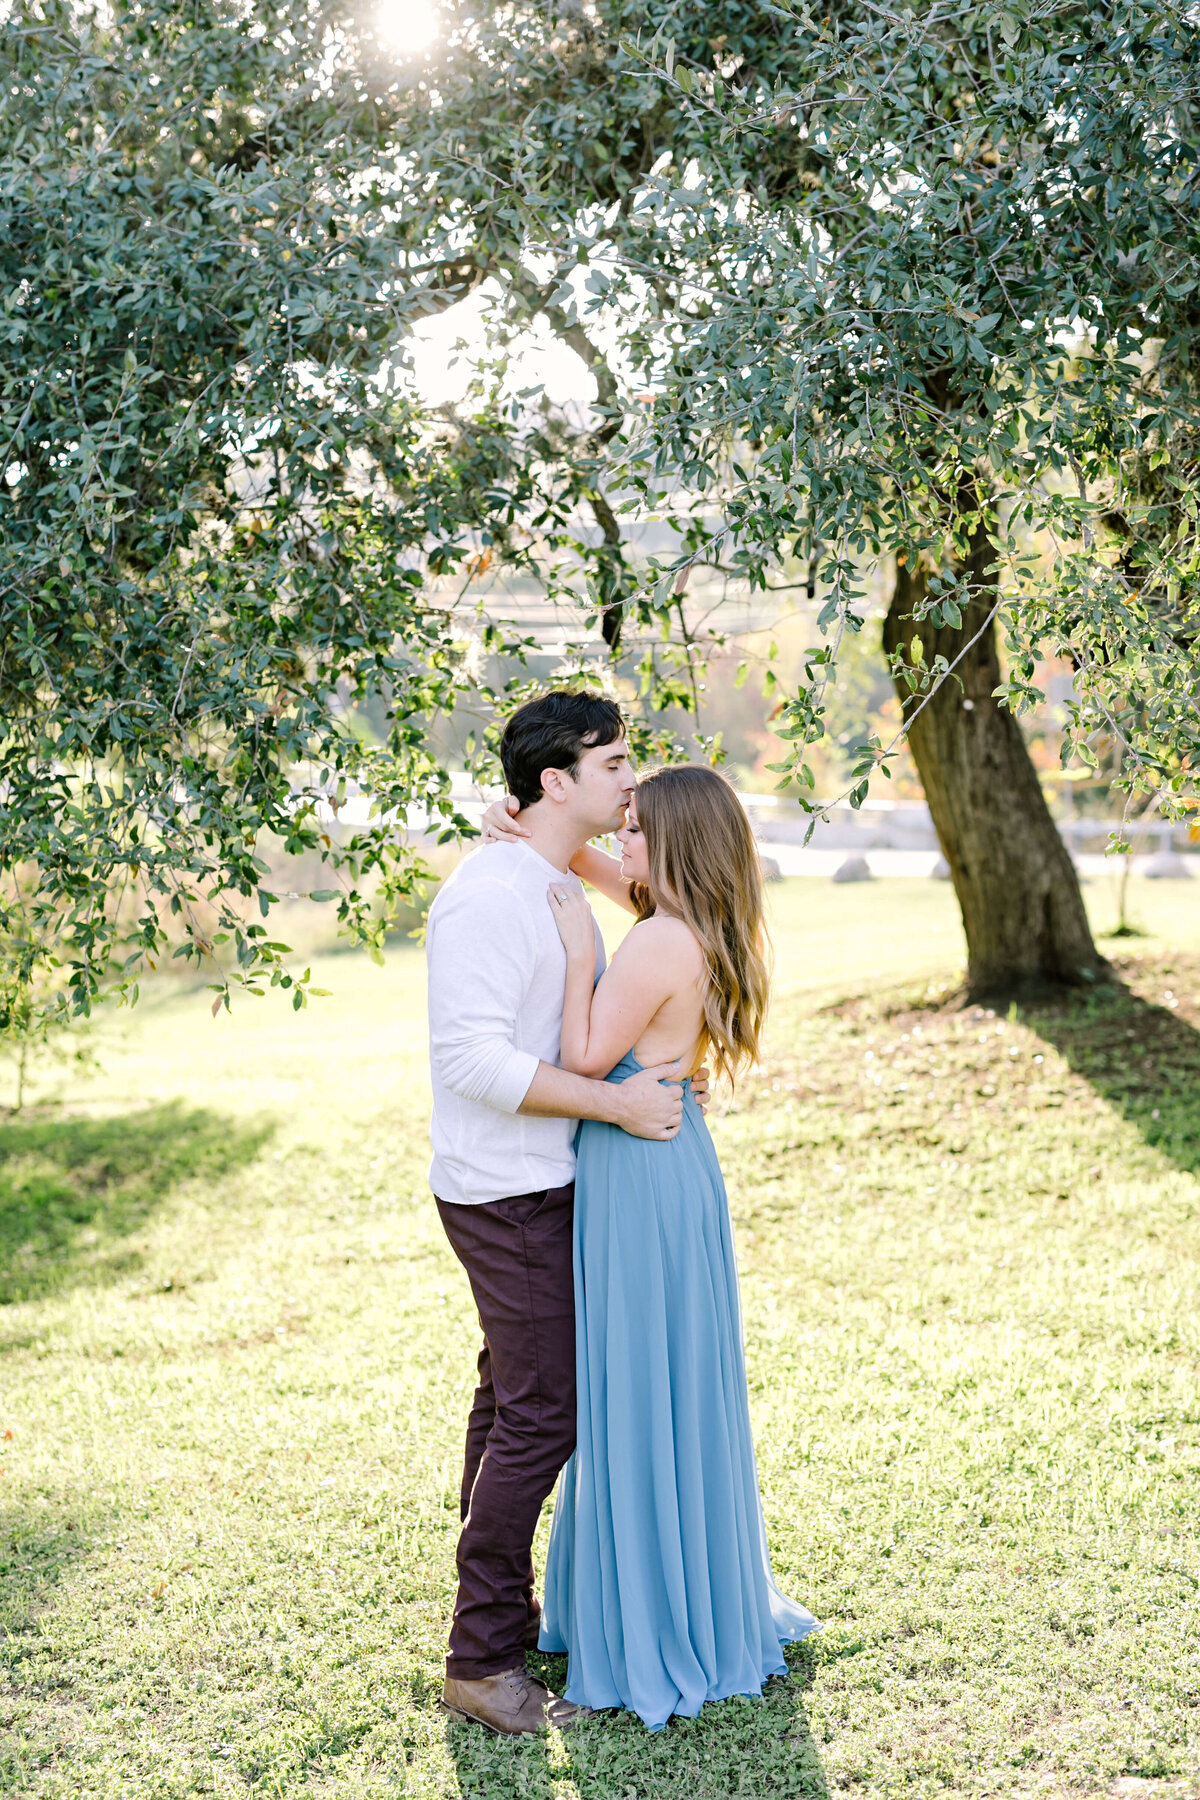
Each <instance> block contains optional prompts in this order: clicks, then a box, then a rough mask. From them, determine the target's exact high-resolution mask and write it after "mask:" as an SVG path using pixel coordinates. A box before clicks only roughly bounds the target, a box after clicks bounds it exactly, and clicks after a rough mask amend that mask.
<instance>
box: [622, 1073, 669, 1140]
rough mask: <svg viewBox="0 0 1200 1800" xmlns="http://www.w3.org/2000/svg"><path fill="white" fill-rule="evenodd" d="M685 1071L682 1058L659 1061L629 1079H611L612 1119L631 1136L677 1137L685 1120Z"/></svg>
mask: <svg viewBox="0 0 1200 1800" xmlns="http://www.w3.org/2000/svg"><path fill="white" fill-rule="evenodd" d="M682 1075H683V1063H682V1062H669V1063H656V1064H655V1065H654V1067H653V1068H651V1069H643V1070H642V1071H641V1072H640V1074H637V1075H630V1076H629V1078H628V1080H626V1081H621V1082H615V1083H612V1084H611V1092H612V1095H613V1100H614V1117H613V1120H612V1123H613V1124H614V1125H619V1126H620V1127H621V1130H622V1131H627V1132H628V1133H629V1135H630V1137H640V1138H656V1139H660V1140H661V1139H663V1138H673V1137H675V1136H676V1135H677V1134H678V1131H679V1127H680V1126H681V1125H682V1123H683V1088H682V1086H681V1085H680V1079H681V1077H682Z"/></svg>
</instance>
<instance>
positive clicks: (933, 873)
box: [929, 856, 950, 881]
mask: <svg viewBox="0 0 1200 1800" xmlns="http://www.w3.org/2000/svg"><path fill="white" fill-rule="evenodd" d="M929 879H930V880H931V881H949V879H950V864H949V863H948V862H947V861H946V859H945V857H944V856H939V857H938V859H937V861H936V862H935V863H934V865H933V867H932V869H930V871H929Z"/></svg>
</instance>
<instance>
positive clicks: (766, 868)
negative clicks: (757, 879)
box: [758, 852, 783, 881]
mask: <svg viewBox="0 0 1200 1800" xmlns="http://www.w3.org/2000/svg"><path fill="white" fill-rule="evenodd" d="M758 861H759V865H760V867H761V869H762V877H763V880H764V881H782V880H783V872H782V870H781V869H780V867H779V864H778V863H777V862H776V861H775V858H774V857H773V856H763V855H762V854H761V852H760V853H759V858H758Z"/></svg>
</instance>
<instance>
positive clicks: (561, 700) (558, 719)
mask: <svg viewBox="0 0 1200 1800" xmlns="http://www.w3.org/2000/svg"><path fill="white" fill-rule="evenodd" d="M624 730H625V721H624V719H623V718H622V717H621V709H620V707H619V706H618V705H617V703H616V701H615V700H606V699H605V697H604V695H603V694H587V693H584V694H570V693H558V694H543V695H542V696H541V698H540V699H539V700H527V701H526V702H525V705H524V706H518V708H517V710H516V712H515V713H514V714H513V716H512V718H511V719H510V720H509V721H508V724H507V725H506V726H505V727H504V736H503V737H502V738H501V739H500V761H501V762H502V763H503V765H504V779H505V781H506V782H507V783H508V791H509V793H510V794H515V795H516V796H517V799H518V800H519V801H520V802H521V805H522V806H535V805H536V804H537V802H538V801H539V800H540V799H541V797H542V770H543V769H561V770H562V771H563V773H564V774H566V775H569V776H570V777H571V779H572V780H574V779H575V770H576V768H577V767H578V766H579V758H580V757H581V756H582V755H583V752H584V751H585V750H592V749H594V748H595V746H596V745H597V744H612V743H615V742H616V740H617V738H619V737H620V736H621V735H622V734H623V732H624Z"/></svg>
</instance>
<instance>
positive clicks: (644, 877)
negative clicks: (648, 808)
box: [617, 793, 650, 887]
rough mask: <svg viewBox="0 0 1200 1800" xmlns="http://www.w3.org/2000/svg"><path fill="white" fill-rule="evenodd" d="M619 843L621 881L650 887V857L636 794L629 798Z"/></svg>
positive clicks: (618, 838)
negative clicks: (639, 816) (640, 823)
mask: <svg viewBox="0 0 1200 1800" xmlns="http://www.w3.org/2000/svg"><path fill="white" fill-rule="evenodd" d="M617 842H618V843H619V844H620V846H621V879H622V880H623V881H637V882H640V883H641V885H642V886H643V887H649V886H650V857H649V855H648V854H647V851H646V840H645V838H644V837H643V836H642V833H641V829H640V827H639V826H638V822H637V794H636V793H633V794H631V795H630V796H629V810H628V812H627V813H626V814H625V823H624V824H623V825H622V827H621V829H620V831H618V833H617Z"/></svg>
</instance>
